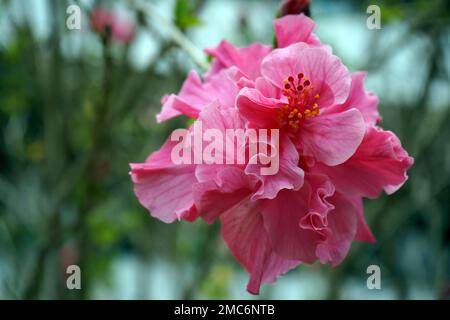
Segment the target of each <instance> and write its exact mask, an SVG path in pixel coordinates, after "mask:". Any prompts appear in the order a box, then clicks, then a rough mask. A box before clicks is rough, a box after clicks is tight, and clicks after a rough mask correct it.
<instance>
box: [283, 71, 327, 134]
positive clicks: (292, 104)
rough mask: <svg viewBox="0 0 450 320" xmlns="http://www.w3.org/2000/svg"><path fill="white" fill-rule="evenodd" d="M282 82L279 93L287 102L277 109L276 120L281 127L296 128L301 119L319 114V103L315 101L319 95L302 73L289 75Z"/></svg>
mask: <svg viewBox="0 0 450 320" xmlns="http://www.w3.org/2000/svg"><path fill="white" fill-rule="evenodd" d="M283 84H284V85H283V89H282V90H281V93H282V94H283V96H285V97H286V98H287V100H288V103H287V104H286V105H284V106H283V107H281V108H280V109H279V110H278V121H279V123H280V126H282V127H284V126H288V128H292V129H294V130H297V129H298V127H299V124H300V123H301V122H302V121H304V120H307V119H310V118H312V117H316V116H318V115H319V113H320V111H319V105H318V104H317V102H316V101H317V100H318V99H319V98H320V95H319V94H318V93H315V92H314V86H313V85H312V84H311V81H310V80H309V79H308V78H307V77H305V75H304V74H303V73H299V74H298V75H297V76H296V77H295V78H294V77H293V76H289V77H288V78H287V79H285V80H284V81H283Z"/></svg>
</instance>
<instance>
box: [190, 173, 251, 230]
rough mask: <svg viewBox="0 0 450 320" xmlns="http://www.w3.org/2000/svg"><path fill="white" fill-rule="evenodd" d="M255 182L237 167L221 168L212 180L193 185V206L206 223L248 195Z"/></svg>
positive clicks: (211, 221)
mask: <svg viewBox="0 0 450 320" xmlns="http://www.w3.org/2000/svg"><path fill="white" fill-rule="evenodd" d="M256 182H257V181H256V179H254V178H253V177H249V176H247V175H246V174H245V173H244V171H243V170H241V169H239V168H235V167H225V168H222V169H221V170H220V171H219V172H218V173H216V175H215V176H214V180H209V181H206V182H202V183H198V184H196V185H195V186H194V188H193V189H194V199H195V206H196V208H197V209H198V211H199V212H200V214H201V216H202V218H203V219H204V220H205V221H206V222H207V223H213V222H214V220H215V219H216V218H217V217H219V216H220V215H221V214H222V213H224V212H226V211H228V210H229V209H231V208H232V207H233V206H235V205H236V204H238V203H239V202H240V201H242V200H243V199H244V198H246V197H248V195H249V194H250V193H251V192H252V190H253V188H254V185H255V183H256Z"/></svg>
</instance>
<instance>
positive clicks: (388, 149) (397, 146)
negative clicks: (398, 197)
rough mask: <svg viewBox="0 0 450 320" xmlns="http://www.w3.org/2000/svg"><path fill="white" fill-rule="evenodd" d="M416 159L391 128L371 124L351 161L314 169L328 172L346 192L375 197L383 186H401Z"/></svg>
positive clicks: (388, 190)
mask: <svg viewBox="0 0 450 320" xmlns="http://www.w3.org/2000/svg"><path fill="white" fill-rule="evenodd" d="M413 162H414V160H413V158H411V157H409V156H408V154H407V153H406V151H405V150H404V149H403V148H402V146H401V143H400V141H399V140H398V138H397V137H396V136H395V135H394V134H393V133H392V132H390V131H383V130H382V129H380V128H376V127H370V128H367V131H366V134H365V136H364V139H363V141H362V143H361V144H360V146H359V148H358V149H357V150H356V152H355V154H354V155H353V156H352V157H351V158H350V159H349V160H348V161H346V162H345V163H342V164H341V165H338V166H335V167H332V168H331V167H327V166H324V165H320V164H318V167H317V168H316V169H315V170H317V171H318V172H322V173H324V174H326V175H328V176H329V177H330V179H331V180H332V181H333V184H334V185H335V186H336V188H337V189H338V190H340V191H341V192H343V193H345V194H349V195H355V196H364V197H369V198H376V197H378V196H379V195H380V193H381V191H382V190H384V191H386V193H388V194H391V193H393V192H395V191H396V190H398V189H399V188H400V187H401V186H402V185H403V184H404V183H405V181H406V180H407V179H408V176H407V174H406V171H407V170H408V168H410V167H411V166H412V164H413Z"/></svg>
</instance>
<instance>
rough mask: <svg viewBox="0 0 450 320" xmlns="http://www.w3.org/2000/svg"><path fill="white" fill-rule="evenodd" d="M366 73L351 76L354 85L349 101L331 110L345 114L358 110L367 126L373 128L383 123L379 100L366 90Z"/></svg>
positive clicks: (351, 87)
mask: <svg viewBox="0 0 450 320" xmlns="http://www.w3.org/2000/svg"><path fill="white" fill-rule="evenodd" d="M365 77H366V73H365V72H355V73H353V74H352V75H351V78H352V83H351V86H350V93H349V95H348V98H347V100H346V101H345V102H344V103H343V104H340V105H336V106H334V107H331V108H330V112H343V111H345V110H349V109H351V108H356V109H358V110H359V111H360V112H361V114H362V116H363V118H364V121H365V122H366V125H367V126H373V125H375V124H377V123H378V122H380V121H381V116H380V114H379V113H378V108H377V106H378V98H377V96H376V95H375V94H374V93H373V92H367V91H365V90H364V78H365Z"/></svg>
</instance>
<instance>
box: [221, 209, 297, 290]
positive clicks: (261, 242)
mask: <svg viewBox="0 0 450 320" xmlns="http://www.w3.org/2000/svg"><path fill="white" fill-rule="evenodd" d="M221 223H222V237H223V239H224V240H225V242H226V244H227V245H228V247H229V248H230V251H231V252H232V254H233V256H234V257H235V258H236V260H238V261H239V263H240V264H242V265H243V266H244V267H245V269H246V270H247V271H248V272H249V273H250V279H249V281H248V284H247V290H248V291H249V292H250V293H252V294H258V293H259V289H260V286H261V284H263V283H272V282H274V281H275V280H276V278H277V277H278V276H280V275H282V274H284V273H286V272H287V271H288V270H290V269H292V268H294V267H296V266H297V265H298V264H300V262H299V261H295V260H289V259H283V258H281V257H280V256H279V255H277V254H276V253H275V252H274V250H273V249H272V247H271V244H270V241H269V237H268V234H267V231H266V229H265V228H264V224H263V221H262V217H261V214H260V212H259V208H258V203H257V202H253V203H251V202H249V201H242V202H241V203H239V204H238V205H236V206H235V207H234V208H233V209H231V210H229V211H228V212H227V213H225V214H223V215H222V216H221Z"/></svg>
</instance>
